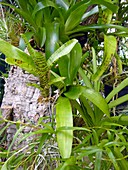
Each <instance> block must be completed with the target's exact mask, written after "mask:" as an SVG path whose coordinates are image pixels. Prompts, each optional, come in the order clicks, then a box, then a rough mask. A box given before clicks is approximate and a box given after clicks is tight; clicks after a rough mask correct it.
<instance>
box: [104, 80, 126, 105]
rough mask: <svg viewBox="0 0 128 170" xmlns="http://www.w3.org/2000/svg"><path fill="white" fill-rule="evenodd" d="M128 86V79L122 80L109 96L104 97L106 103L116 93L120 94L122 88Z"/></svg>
mask: <svg viewBox="0 0 128 170" xmlns="http://www.w3.org/2000/svg"><path fill="white" fill-rule="evenodd" d="M126 86H128V78H126V79H125V80H123V81H122V82H121V83H120V84H119V85H118V86H117V87H115V88H114V89H113V90H112V91H111V92H110V93H109V95H108V96H107V97H106V102H107V103H108V102H109V101H110V100H111V99H112V98H113V97H114V96H115V95H116V94H117V93H118V92H120V91H121V90H122V89H123V88H124V87H126Z"/></svg>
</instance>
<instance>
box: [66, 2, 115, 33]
mask: <svg viewBox="0 0 128 170" xmlns="http://www.w3.org/2000/svg"><path fill="white" fill-rule="evenodd" d="M93 4H100V5H104V6H106V7H107V8H109V9H110V10H112V11H113V12H117V10H118V6H116V5H113V4H112V3H109V2H107V1H104V0H90V1H87V0H83V1H80V2H78V3H76V5H74V6H73V7H72V8H71V9H70V10H69V11H68V18H67V20H66V23H65V31H66V33H67V32H69V31H71V30H73V29H74V28H75V27H76V26H78V25H79V24H80V22H81V20H82V16H83V14H84V12H85V11H86V9H87V8H88V7H89V6H90V5H93ZM74 30H75V29H74Z"/></svg>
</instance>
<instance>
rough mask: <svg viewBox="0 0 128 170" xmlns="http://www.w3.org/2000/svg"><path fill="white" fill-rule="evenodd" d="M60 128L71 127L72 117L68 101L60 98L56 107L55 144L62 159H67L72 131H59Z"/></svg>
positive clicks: (70, 148) (69, 152) (69, 153)
mask: <svg viewBox="0 0 128 170" xmlns="http://www.w3.org/2000/svg"><path fill="white" fill-rule="evenodd" d="M61 127H73V116H72V108H71V104H70V101H69V99H68V98H66V97H61V96H60V97H59V99H58V101H57V105H56V128H57V143H58V147H59V150H60V154H61V156H62V158H69V157H70V155H71V151H72V141H73V130H59V128H61Z"/></svg>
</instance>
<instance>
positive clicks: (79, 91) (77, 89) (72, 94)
mask: <svg viewBox="0 0 128 170" xmlns="http://www.w3.org/2000/svg"><path fill="white" fill-rule="evenodd" d="M64 94H65V96H66V97H68V98H70V99H73V100H74V99H77V98H79V97H80V95H83V96H84V97H86V98H87V99H88V100H89V101H91V102H92V103H93V104H94V105H96V106H97V107H98V108H99V109H100V110H101V111H102V112H103V113H105V114H106V115H107V116H108V117H109V116H110V113H109V107H108V105H107V102H106V101H105V99H104V98H103V97H102V95H101V94H100V93H99V92H97V91H95V90H94V89H90V88H86V87H82V86H72V87H70V89H69V91H68V92H66V93H64ZM97 114H98V113H97Z"/></svg>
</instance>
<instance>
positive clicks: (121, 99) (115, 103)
mask: <svg viewBox="0 0 128 170" xmlns="http://www.w3.org/2000/svg"><path fill="white" fill-rule="evenodd" d="M126 101H128V94H126V95H124V96H122V97H119V98H118V99H116V100H114V101H111V102H110V103H109V104H108V106H109V108H110V109H111V108H113V107H115V106H118V105H119V104H121V103H124V102H126Z"/></svg>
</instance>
